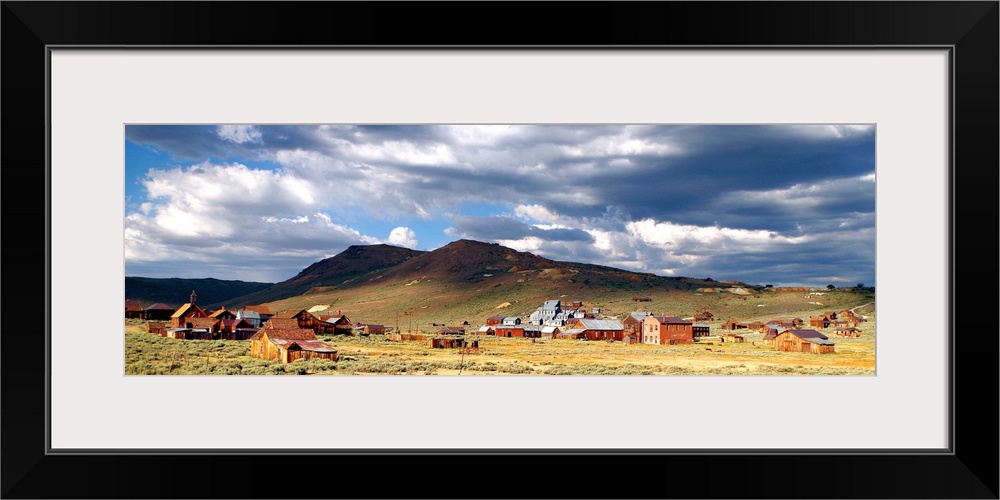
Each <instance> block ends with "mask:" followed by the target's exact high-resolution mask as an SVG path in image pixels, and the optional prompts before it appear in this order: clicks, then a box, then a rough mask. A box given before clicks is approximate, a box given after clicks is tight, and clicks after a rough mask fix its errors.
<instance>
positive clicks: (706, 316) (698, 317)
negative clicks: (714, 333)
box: [694, 311, 715, 321]
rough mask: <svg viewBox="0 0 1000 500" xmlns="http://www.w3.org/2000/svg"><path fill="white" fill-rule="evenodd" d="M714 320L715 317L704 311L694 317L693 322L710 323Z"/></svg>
mask: <svg viewBox="0 0 1000 500" xmlns="http://www.w3.org/2000/svg"><path fill="white" fill-rule="evenodd" d="M714 319H715V315H713V314H712V313H711V312H710V311H705V312H701V313H698V314H695V315H694V320H695V321H712V320H714Z"/></svg>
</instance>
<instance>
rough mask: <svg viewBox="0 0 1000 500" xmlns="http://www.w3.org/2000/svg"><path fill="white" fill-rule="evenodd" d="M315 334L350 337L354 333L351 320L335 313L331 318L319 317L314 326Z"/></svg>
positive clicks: (338, 312)
mask: <svg viewBox="0 0 1000 500" xmlns="http://www.w3.org/2000/svg"><path fill="white" fill-rule="evenodd" d="M315 331H316V333H332V334H334V335H350V334H352V333H354V326H353V325H352V324H351V320H350V319H348V318H347V316H344V315H343V314H341V312H340V311H337V314H335V315H333V316H320V317H319V322H318V323H316V326H315Z"/></svg>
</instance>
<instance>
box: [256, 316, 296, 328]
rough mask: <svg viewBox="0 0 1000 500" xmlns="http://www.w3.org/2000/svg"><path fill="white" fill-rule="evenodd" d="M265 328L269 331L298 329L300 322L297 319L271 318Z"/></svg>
mask: <svg viewBox="0 0 1000 500" xmlns="http://www.w3.org/2000/svg"><path fill="white" fill-rule="evenodd" d="M264 326H265V327H266V328H268V329H271V328H278V329H282V328H298V327H299V321H298V320H297V319H295V318H271V319H269V320H267V323H265V324H264Z"/></svg>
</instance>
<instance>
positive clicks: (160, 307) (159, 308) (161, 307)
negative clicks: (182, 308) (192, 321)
mask: <svg viewBox="0 0 1000 500" xmlns="http://www.w3.org/2000/svg"><path fill="white" fill-rule="evenodd" d="M146 310H147V311H173V310H174V308H173V307H170V306H168V305H166V304H164V303H163V302H157V303H155V304H153V305H151V306H149V307H147V308H146Z"/></svg>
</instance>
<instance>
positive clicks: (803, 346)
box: [773, 330, 834, 354]
mask: <svg viewBox="0 0 1000 500" xmlns="http://www.w3.org/2000/svg"><path fill="white" fill-rule="evenodd" d="M773 343H774V348H775V349H777V350H779V351H783V352H809V353H813V354H829V353H832V352H833V346H834V344H833V342H831V341H830V340H829V338H828V337H827V336H826V335H823V334H822V333H820V332H817V331H816V330H785V331H783V332H781V333H779V334H778V335H777V336H776V337H775V338H774V341H773Z"/></svg>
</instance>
